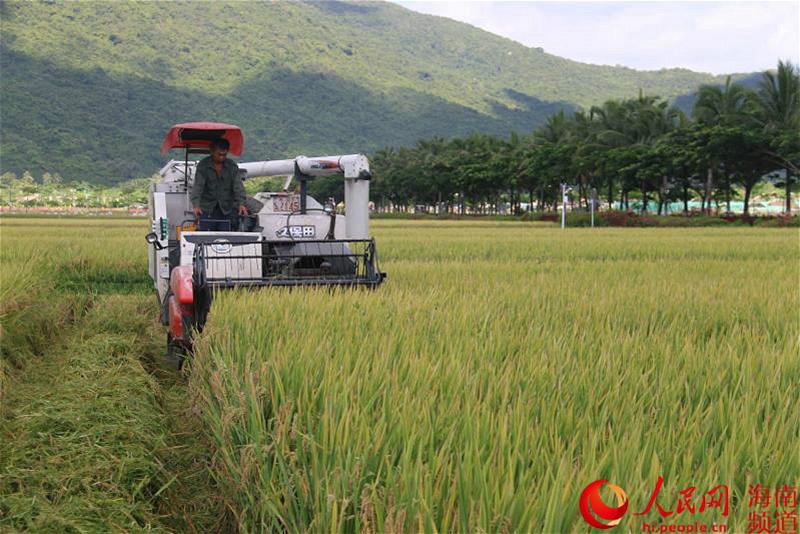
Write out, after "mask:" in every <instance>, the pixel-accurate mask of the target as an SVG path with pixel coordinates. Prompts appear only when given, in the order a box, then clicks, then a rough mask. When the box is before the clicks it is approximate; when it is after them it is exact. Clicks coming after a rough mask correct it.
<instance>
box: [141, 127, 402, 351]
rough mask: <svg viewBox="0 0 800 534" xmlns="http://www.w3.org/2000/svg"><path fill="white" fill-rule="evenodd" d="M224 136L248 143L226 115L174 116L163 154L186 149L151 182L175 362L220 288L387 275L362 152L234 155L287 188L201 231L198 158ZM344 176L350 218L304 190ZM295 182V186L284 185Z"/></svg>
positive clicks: (153, 262)
mask: <svg viewBox="0 0 800 534" xmlns="http://www.w3.org/2000/svg"><path fill="white" fill-rule="evenodd" d="M220 137H222V138H225V139H227V140H228V141H229V143H230V149H229V153H231V154H233V155H235V156H239V155H241V153H242V149H243V148H244V139H243V137H242V132H241V130H240V129H239V128H238V127H237V126H233V125H230V124H222V123H208V122H197V123H186V124H177V125H175V126H173V127H172V129H170V131H169V132H167V135H166V136H165V137H164V142H163V144H162V145H161V153H162V154H164V153H166V152H167V151H168V150H170V149H174V148H179V149H184V151H185V152H184V159H183V161H177V160H172V161H170V162H169V163H167V164H166V165H165V166H164V167H163V168H162V169H161V171H160V173H159V174H160V179H159V180H158V182H156V183H154V184H152V185H151V186H150V196H149V203H148V214H149V217H150V223H151V227H152V228H151V229H152V231H151V233H149V234H148V235H147V237H146V239H147V242H148V244H149V250H148V265H149V271H150V277H151V278H152V279H153V282H154V284H155V288H156V292H157V294H158V300H159V303H160V305H161V322H162V324H164V325H165V326H169V332H168V334H167V352H168V355H169V356H170V357H171V358H177V363H178V365H179V366H180V364H181V363H182V361H183V355H184V354H185V353H186V352H187V351H190V350H191V348H192V333H193V331H195V330H197V331H202V329H203V325H204V324H205V321H206V316H207V315H208V311H209V309H210V306H211V302H212V300H213V297H214V293H215V291H217V290H220V289H226V288H233V287H271V286H308V285H315V286H349V287H353V286H365V287H369V288H374V287H377V286H378V285H379V284H380V283H381V282H382V281H383V279H384V278H385V277H386V275H385V273H382V272H381V271H380V269H379V266H378V254H377V251H376V249H375V240H374V239H373V238H371V237H370V236H369V207H368V203H369V181H370V178H371V174H370V172H369V162H368V161H367V158H366V157H365V156H363V155H361V154H351V155H346V156H324V157H313V158H308V157H305V156H298V157H296V158H294V159H286V160H274V161H255V162H249V163H238V166H239V171H240V173H241V176H242V179H247V178H255V177H268V176H271V177H275V176H285V177H286V181H285V183H284V190H283V191H280V192H264V193H257V194H256V195H255V200H256V201H257V202H252V200H251V201H250V203H251V204H255V206H256V207H257V208H258V211H257V213H251V217H249V218H243V224H242V225H241V226H240V227H239V228H233V229H231V231H224V232H219V231H215V232H203V231H197V228H198V227H197V221H196V220H195V219H194V214H193V212H192V204H191V201H190V200H189V194H190V192H191V188H192V185H193V183H194V172H195V167H196V165H197V162H196V161H189V156H190V154H207V153H208V147H209V144H210V142H211V140H213V139H215V138H220ZM333 174H342V175H344V202H345V209H346V217H345V216H343V215H338V214H337V213H336V207H335V205H334V203H333V200H332V199H330V200H329V201H327V202H326V203H325V204H324V205H322V204H320V203H319V202H317V201H316V200H314V199H313V198H311V197H310V196H308V195H307V193H306V191H307V185H308V181H309V180H312V179H313V178H316V177H321V176H330V175H333ZM292 180H296V181H297V182H298V184H299V193H290V192H288V188H289V184H290V183H291V181H292Z"/></svg>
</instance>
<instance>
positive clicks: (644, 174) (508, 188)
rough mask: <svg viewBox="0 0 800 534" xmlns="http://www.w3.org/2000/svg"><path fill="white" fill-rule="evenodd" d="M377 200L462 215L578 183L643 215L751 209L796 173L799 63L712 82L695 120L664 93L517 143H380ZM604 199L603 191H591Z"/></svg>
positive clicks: (553, 123) (542, 203)
mask: <svg viewBox="0 0 800 534" xmlns="http://www.w3.org/2000/svg"><path fill="white" fill-rule="evenodd" d="M372 167H373V170H374V173H373V174H374V175H375V179H374V180H373V184H372V193H371V197H372V198H373V199H374V200H375V202H376V204H378V206H379V207H383V208H387V207H390V208H391V209H395V210H399V211H405V210H407V209H408V207H409V206H414V205H417V206H420V205H422V206H423V207H424V209H432V210H433V211H436V212H439V213H440V212H456V213H466V212H467V211H470V212H473V213H474V212H481V211H485V210H491V209H495V210H496V209H497V206H498V205H499V204H500V203H501V202H506V203H508V204H510V206H511V208H512V210H513V211H514V212H515V213H519V212H520V211H521V204H522V203H523V202H525V201H527V204H528V207H529V208H533V209H538V210H548V209H554V208H556V207H557V205H558V203H559V201H560V197H561V194H560V184H561V183H567V184H570V185H573V186H577V187H576V193H577V202H578V204H579V205H580V206H584V207H588V206H589V203H590V202H592V199H595V200H596V201H598V202H602V203H604V204H607V205H608V207H609V208H610V207H613V206H614V204H615V202H618V203H619V205H621V206H624V207H625V208H628V207H629V205H630V204H629V203H630V201H631V199H633V198H635V199H637V200H638V203H639V204H640V206H641V207H640V209H641V210H642V211H645V212H646V211H648V210H650V209H651V206H652V209H653V211H655V212H657V213H658V214H661V213H664V212H665V211H666V209H665V207H666V205H667V203H669V202H682V203H683V209H684V211H685V212H688V211H689V201H690V200H692V199H695V198H698V197H699V198H700V200H701V201H702V206H703V211H710V210H711V205H712V201H714V202H725V204H726V209H727V210H728V211H730V202H731V201H732V200H733V199H735V198H738V197H740V196H741V198H742V200H743V202H744V211H745V213H749V209H750V200H751V194H752V191H753V188H754V187H755V186H756V185H757V184H758V183H759V182H761V181H763V180H765V179H767V178H771V180H772V181H773V183H774V184H775V185H777V186H779V187H781V188H782V189H783V190H784V191H785V210H786V211H787V212H791V193H792V187H793V185H794V183H795V182H796V181H797V177H798V176H799V175H800V69H798V67H797V66H796V65H794V64H792V63H790V62H788V61H787V62H784V61H779V63H778V68H777V71H774V72H773V71H767V72H764V73H763V75H762V78H761V80H760V83H759V85H758V87H757V88H755V89H749V88H747V87H745V86H743V85H741V84H738V83H732V82H731V79H730V77H728V79H727V82H726V83H725V85H724V86H722V87H720V86H715V85H704V86H701V87H700V89H699V92H698V94H697V99H696V102H695V104H694V107H693V109H692V112H691V114H690V115H688V116H687V115H686V114H684V113H683V112H681V111H680V110H678V109H677V108H675V107H671V106H669V104H668V103H667V102H666V101H665V100H663V99H661V98H659V97H657V96H648V95H644V94H643V93H642V92H641V91H640V93H639V95H638V97H637V98H630V99H625V100H609V101H607V102H605V103H604V104H603V105H601V106H595V107H592V108H591V109H589V110H588V111H585V110H584V111H578V112H576V113H574V114H571V115H568V114H567V113H565V112H564V111H563V110H562V111H560V112H558V113H556V114H554V115H551V116H550V117H549V118H548V119H547V121H546V123H545V124H543V125H542V126H540V127H539V128H537V129H535V130H534V131H532V132H531V133H529V134H527V135H522V136H520V135H517V134H516V133H512V134H511V136H510V138H509V139H500V138H497V137H493V136H490V135H483V134H477V133H476V134H473V135H470V136H468V137H463V138H453V139H444V138H441V137H435V138H432V139H424V140H420V141H418V142H417V143H416V145H415V146H413V147H408V148H384V149H381V150H379V151H378V152H377V153H376V154H374V155H373V157H372ZM595 194H596V197H595V196H594V195H595Z"/></svg>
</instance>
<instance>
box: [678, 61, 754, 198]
mask: <svg viewBox="0 0 800 534" xmlns="http://www.w3.org/2000/svg"><path fill="white" fill-rule="evenodd" d="M749 102H750V92H749V91H748V90H747V88H745V87H744V86H743V85H741V84H738V83H731V77H730V76H728V77H727V78H726V80H725V85H724V86H723V87H719V86H717V85H702V86H700V90H699V91H698V94H697V101H696V102H695V104H694V109H692V114H693V115H694V117H695V119H697V122H698V123H699V124H701V125H703V126H709V127H713V126H733V125H738V124H743V123H744V122H746V121H747V120H748V116H747V113H746V111H747V108H748V106H749ZM711 152H712V151H710V150H709V154H708V155H709V158H708V159H709V161H708V169H707V172H706V182H705V191H704V197H705V198H706V199H707V201H708V209H709V210H710V209H711V191H712V189H713V187H714V170H715V168H716V167H717V166H718V165H719V164H720V163H722V168H723V174H724V177H725V188H726V195H727V198H728V205H729V206H730V176H729V169H730V168H731V165H730V162H720V161H718V158H717V156H715V155H713V154H712V153H711ZM704 209H705V207H704ZM729 209H730V208H729Z"/></svg>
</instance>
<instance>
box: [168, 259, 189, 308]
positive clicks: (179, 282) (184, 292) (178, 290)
mask: <svg viewBox="0 0 800 534" xmlns="http://www.w3.org/2000/svg"><path fill="white" fill-rule="evenodd" d="M169 287H170V289H171V290H172V293H173V294H174V295H175V296H176V297H177V298H178V302H179V303H180V304H191V303H192V302H194V291H193V288H192V268H191V267H190V266H188V265H181V266H179V267H175V268H174V269H172V274H170V275H169Z"/></svg>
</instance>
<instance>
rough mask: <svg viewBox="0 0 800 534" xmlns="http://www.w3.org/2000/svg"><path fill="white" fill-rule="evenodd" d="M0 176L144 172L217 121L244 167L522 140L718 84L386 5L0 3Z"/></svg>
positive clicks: (102, 177) (110, 177) (114, 176)
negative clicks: (237, 144) (593, 108)
mask: <svg viewBox="0 0 800 534" xmlns="http://www.w3.org/2000/svg"><path fill="white" fill-rule="evenodd" d="M0 21H1V24H2V31H0V113H1V114H2V115H1V116H0V119H1V120H0V135H1V136H2V154H0V171H2V172H5V171H13V172H16V173H17V174H21V173H22V171H24V170H26V169H27V170H30V171H31V172H32V173H33V174H34V175H35V176H39V175H41V174H42V173H43V172H45V171H49V172H51V173H52V172H59V173H60V174H62V175H63V176H64V177H65V179H69V180H88V181H92V182H103V183H109V182H114V181H119V180H124V179H128V178H131V177H137V176H146V175H149V174H151V173H152V172H153V171H154V170H155V169H156V168H157V167H159V166H160V164H161V163H162V162H163V159H162V158H161V157H160V155H159V154H158V147H159V145H160V142H161V139H162V137H163V135H164V133H165V132H166V130H167V129H168V128H169V126H170V125H172V124H174V123H176V122H183V121H190V120H215V121H222V122H231V123H235V124H238V125H240V126H241V127H242V129H243V131H244V133H245V138H246V143H245V145H246V151H245V154H244V155H243V158H242V159H243V160H252V159H274V158H283V157H292V156H295V155H297V154H307V155H313V154H322V153H341V152H345V153H350V152H359V151H360V152H368V151H371V150H375V149H377V148H379V147H381V146H386V145H395V146H397V145H410V144H413V143H414V142H415V141H416V140H417V139H419V138H423V137H431V136H445V137H450V136H460V135H465V134H468V133H470V132H473V131H481V132H484V133H490V134H494V135H502V136H505V135H507V134H508V133H509V132H510V131H511V130H516V131H518V132H528V131H530V130H531V129H532V128H534V127H535V126H536V125H538V124H540V123H541V122H543V120H544V119H545V118H546V117H547V116H548V115H550V114H551V113H553V112H555V111H557V110H558V109H561V108H565V109H567V110H573V109H576V108H581V107H583V108H585V107H588V106H590V105H592V104H600V103H602V102H603V101H604V100H606V99H608V98H624V97H632V96H635V95H636V94H637V92H638V90H639V88H641V89H643V90H644V91H645V93H647V94H657V95H661V96H664V97H668V98H675V97H678V96H679V95H684V94H687V93H690V92H692V91H694V90H696V88H697V86H698V85H700V84H702V83H722V82H723V81H724V77H720V76H716V77H715V76H711V75H709V74H701V73H695V72H691V71H689V70H684V69H670V70H660V71H653V72H642V71H636V70H633V69H628V68H622V67H609V66H598V65H588V64H583V63H578V62H575V61H570V60H567V59H563V58H560V57H557V56H554V55H551V54H548V53H546V52H544V51H542V50H541V49H536V48H528V47H525V46H523V45H521V44H519V43H516V42H514V41H511V40H509V39H506V38H503V37H499V36H497V35H494V34H491V33H488V32H485V31H483V30H480V29H477V28H474V27H472V26H469V25H467V24H463V23H460V22H455V21H453V20H450V19H446V18H441V17H435V16H430V15H422V14H418V13H415V12H412V11H409V10H407V9H404V8H402V7H399V6H397V5H394V4H390V3H345V2H318V3H299V2H235V3H219V2H202V3H198V2H57V1H29V2H28V1H19V2H11V1H5V2H2V3H0Z"/></svg>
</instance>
